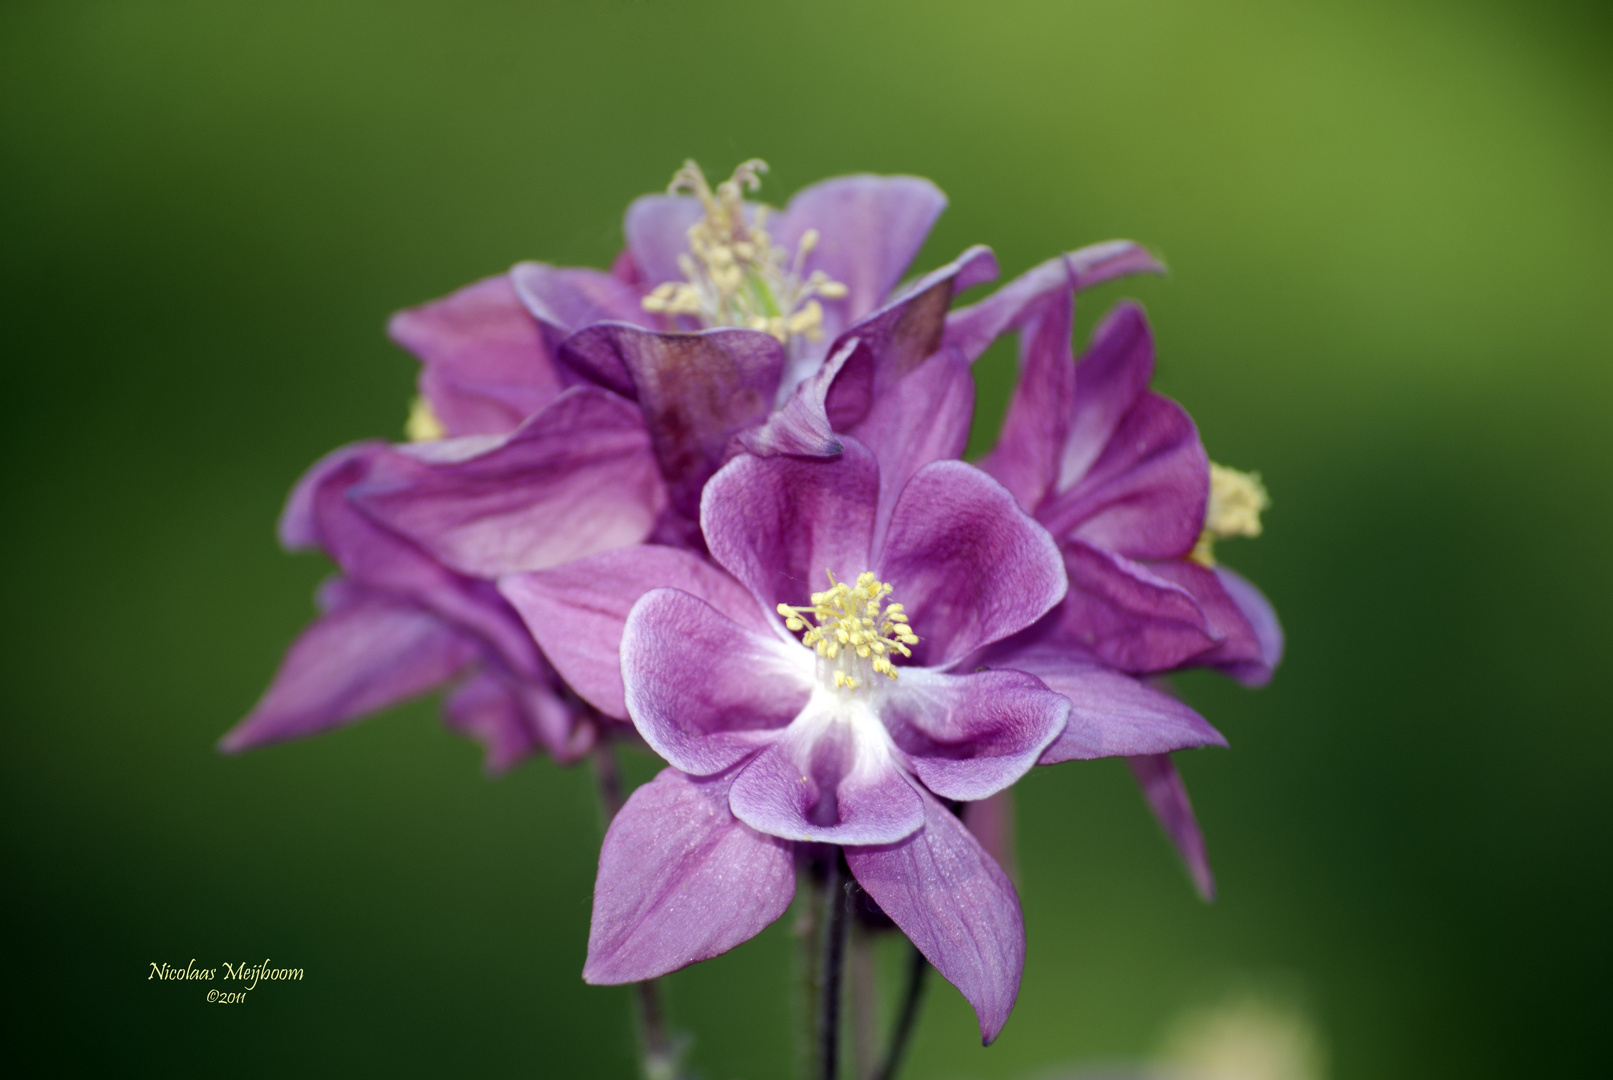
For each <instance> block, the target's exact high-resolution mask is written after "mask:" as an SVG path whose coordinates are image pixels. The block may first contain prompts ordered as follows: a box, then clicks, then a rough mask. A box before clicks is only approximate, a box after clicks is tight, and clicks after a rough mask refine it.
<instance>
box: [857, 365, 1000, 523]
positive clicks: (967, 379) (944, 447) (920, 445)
mask: <svg viewBox="0 0 1613 1080" xmlns="http://www.w3.org/2000/svg"><path fill="white" fill-rule="evenodd" d="M974 405H975V384H974V379H973V377H972V376H971V375H970V373H969V365H968V364H967V363H965V362H964V359H963V357H961V356H959V355H958V353H957V351H956V350H953V349H944V350H942V351H941V352H939V353H936V354H935V355H934V356H932V357H930V358H929V359H928V360H926V361H925V362H924V363H922V364H920V365H919V367H918V369H917V370H915V371H913V372H911V373H909V374H908V376H907V377H906V378H904V379H903V380H902V381H901V382H899V383H897V384H896V385H895V386H893V387H892V388H891V389H890V391H889V392H887V393H886V394H884V395H882V396H881V397H880V398H879V400H878V401H876V402H875V403H874V407H873V408H872V409H871V410H870V411H869V413H868V415H867V417H865V418H864V419H863V421H862V423H860V424H858V425H857V426H856V427H855V428H853V429H852V431H851V435H853V436H854V437H855V438H856V439H857V440H858V441H859V442H861V443H862V444H863V445H864V446H866V447H868V449H869V450H870V451H872V452H873V455H874V459H875V460H876V461H878V462H879V509H878V512H877V514H876V516H875V524H874V546H875V547H878V546H879V544H880V542H881V540H882V539H883V537H884V533H885V528H886V526H887V525H888V524H889V522H890V515H891V511H892V510H893V509H894V508H895V506H896V498H897V496H898V495H900V494H901V493H902V489H903V488H905V487H906V486H907V482H908V481H909V480H911V479H912V478H913V474H914V473H916V472H918V471H919V470H920V469H922V468H923V467H924V466H926V465H928V464H929V463H930V462H932V461H941V460H944V459H948V458H960V457H962V456H963V449H964V447H965V445H967V443H968V441H969V421H970V419H971V418H972V417H973V416H974Z"/></svg>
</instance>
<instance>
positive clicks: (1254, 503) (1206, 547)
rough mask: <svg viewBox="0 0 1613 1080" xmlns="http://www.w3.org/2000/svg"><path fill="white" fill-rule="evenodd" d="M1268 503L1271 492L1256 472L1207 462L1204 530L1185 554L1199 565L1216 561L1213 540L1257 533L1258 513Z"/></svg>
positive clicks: (1266, 506) (1212, 564)
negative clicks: (1207, 485) (1207, 483)
mask: <svg viewBox="0 0 1613 1080" xmlns="http://www.w3.org/2000/svg"><path fill="white" fill-rule="evenodd" d="M1270 506H1271V496H1269V495H1267V494H1266V487H1265V485H1264V484H1262V483H1261V482H1260V474H1259V473H1246V472H1239V471H1238V470H1237V469H1229V468H1227V467H1226V466H1225V465H1217V464H1216V463H1215V462H1213V461H1212V462H1210V501H1209V505H1208V506H1206V507H1205V510H1204V531H1203V532H1201V533H1199V539H1198V543H1197V544H1195V545H1194V546H1193V552H1192V554H1191V555H1189V556H1188V558H1190V559H1192V560H1193V561H1194V562H1196V563H1198V564H1199V565H1201V566H1214V565H1215V542H1216V541H1217V540H1226V539H1229V538H1231V537H1234V536H1259V535H1260V513H1261V511H1263V510H1265V509H1267V508H1268V507H1270Z"/></svg>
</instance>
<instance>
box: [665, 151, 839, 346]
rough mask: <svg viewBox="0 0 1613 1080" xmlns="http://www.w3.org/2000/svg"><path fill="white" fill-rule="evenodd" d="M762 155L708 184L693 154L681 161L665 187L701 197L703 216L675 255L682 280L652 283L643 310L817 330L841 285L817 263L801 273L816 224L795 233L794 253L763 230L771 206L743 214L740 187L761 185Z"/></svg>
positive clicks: (784, 332)
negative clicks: (797, 235) (684, 247)
mask: <svg viewBox="0 0 1613 1080" xmlns="http://www.w3.org/2000/svg"><path fill="white" fill-rule="evenodd" d="M766 171H767V163H766V162H764V161H761V160H760V159H757V158H752V159H751V160H749V161H747V162H745V163H744V164H742V165H740V166H739V168H737V169H735V170H734V175H733V176H731V177H729V178H728V179H727V180H724V181H723V182H722V183H720V184H718V185H717V187H716V189H715V190H714V189H713V188H712V187H711V185H710V184H708V183H707V182H706V177H705V174H704V173H702V172H701V171H700V166H698V165H696V164H695V163H694V162H693V161H686V162H684V163H683V168H681V169H679V170H678V171H677V173H676V174H675V175H674V176H673V177H672V183H671V185H669V186H668V188H667V191H668V192H669V193H671V194H674V195H675V194H678V193H679V192H686V193H688V194H690V195H693V196H695V198H697V199H699V200H700V205H701V207H702V208H703V209H704V210H705V216H704V217H702V218H701V219H700V220H699V221H697V222H695V223H694V224H693V225H691V226H690V227H689V250H688V251H687V252H685V253H684V254H682V255H680V256H678V269H679V270H680V271H681V272H682V274H683V276H684V280H683V281H667V282H662V283H661V284H659V285H657V286H656V287H655V288H654V289H652V290H651V291H650V295H648V296H646V297H645V298H644V299H643V300H642V301H641V303H642V305H643V307H644V310H645V311H650V312H655V313H657V314H662V315H674V316H676V315H687V316H692V317H694V318H696V319H699V320H700V322H701V323H702V325H704V326H708V327H711V326H742V327H746V328H748V329H751V330H760V331H762V332H764V333H768V334H772V335H773V336H774V337H776V338H778V340H779V341H781V342H783V343H785V344H789V342H790V341H792V340H794V339H796V338H805V339H806V340H808V341H820V340H822V338H823V305H822V304H820V303H819V302H818V299H817V298H819V297H821V298H822V299H824V300H839V299H841V298H842V297H844V296H845V295H846V292H847V290H846V286H845V285H843V284H841V283H840V282H838V281H831V280H830V279H829V276H828V275H827V274H825V273H824V272H823V271H821V270H814V271H813V272H812V273H811V274H808V275H807V276H806V277H804V278H803V277H802V274H801V272H802V269H803V264H804V262H805V260H806V257H807V256H808V255H810V254H811V253H812V251H813V250H814V249H815V248H816V247H817V246H818V239H819V237H818V231H817V230H816V229H808V230H807V231H806V232H804V233H802V234H801V239H800V242H799V243H797V244H796V248H795V255H794V257H793V258H792V257H791V256H790V254H789V253H788V252H787V251H785V250H784V249H783V248H781V247H779V246H778V245H776V244H774V243H773V240H772V237H771V236H769V235H768V232H767V218H768V213H769V208H768V207H766V206H757V207H756V210H755V213H754V215H753V216H752V219H751V220H750V221H747V220H746V219H745V192H747V191H756V190H757V189H758V188H760V187H761V183H762V181H761V175H762V173H764V172H766Z"/></svg>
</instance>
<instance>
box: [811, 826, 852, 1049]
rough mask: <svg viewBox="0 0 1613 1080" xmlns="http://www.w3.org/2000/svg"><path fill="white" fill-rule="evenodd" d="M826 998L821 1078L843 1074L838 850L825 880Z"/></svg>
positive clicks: (821, 1014) (842, 895) (842, 877)
mask: <svg viewBox="0 0 1613 1080" xmlns="http://www.w3.org/2000/svg"><path fill="white" fill-rule="evenodd" d="M823 899H824V926H823V997H822V998H821V999H820V1000H819V1002H818V1068H819V1070H820V1071H819V1074H818V1075H819V1076H820V1077H822V1080H836V1077H838V1076H839V1075H840V984H841V981H842V980H841V974H842V972H843V971H844V969H845V959H846V923H847V920H846V908H847V907H849V906H850V904H849V902H848V899H847V892H846V860H845V857H844V856H843V855H842V854H841V853H840V851H839V849H836V850H835V853H834V857H833V858H831V859H830V860H829V872H828V877H827V880H826V881H825V882H824V883H823Z"/></svg>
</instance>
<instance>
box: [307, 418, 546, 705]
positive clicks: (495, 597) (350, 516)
mask: <svg viewBox="0 0 1613 1080" xmlns="http://www.w3.org/2000/svg"><path fill="white" fill-rule="evenodd" d="M469 438H477V437H476V436H471V437H469ZM454 441H459V440H454ZM369 449H370V451H371V452H367V453H362V454H354V455H351V456H349V457H347V458H346V459H345V460H344V461H343V462H342V463H341V464H340V467H336V468H330V469H327V470H325V471H323V473H322V475H321V476H320V478H319V481H318V483H316V484H313V485H311V486H310V490H309V491H307V493H306V495H307V501H308V502H309V504H310V505H309V509H308V515H309V516H308V522H307V524H308V528H309V531H310V534H311V535H313V536H316V537H317V538H318V542H319V545H320V546H321V547H322V548H324V550H325V552H326V553H327V554H328V555H329V556H330V557H331V559H332V561H334V562H335V563H336V565H337V566H339V567H341V570H342V573H343V574H344V575H345V576H346V577H348V578H349V579H351V580H352V581H353V582H354V583H355V584H358V585H363V586H366V587H369V588H373V589H377V590H380V591H382V592H387V593H392V594H395V595H396V596H398V597H399V598H400V599H406V600H412V601H414V602H415V603H417V604H419V605H420V606H421V607H424V608H426V609H428V610H430V611H433V612H435V613H436V614H438V615H440V616H442V617H443V618H444V619H446V620H447V621H448V622H449V623H452V624H453V625H455V626H456V627H458V628H460V629H463V630H467V631H470V632H473V633H475V634H476V635H478V636H479V637H481V638H482V639H483V640H484V641H486V642H487V644H488V645H489V647H491V648H492V649H494V650H496V652H497V653H498V655H499V656H500V657H501V658H502V659H503V660H504V662H505V663H506V664H508V665H509V666H510V668H511V669H512V670H514V671H516V672H519V673H521V674H522V675H525V676H529V677H533V678H537V677H541V676H542V675H543V674H544V673H545V672H546V671H547V670H548V669H547V668H546V667H545V666H544V664H543V660H542V658H541V657H539V656H538V650H537V646H536V645H535V644H534V643H533V641H532V635H531V634H530V633H528V632H527V629H526V627H524V626H522V625H521V619H520V616H518V615H516V613H515V610H514V609H513V608H511V607H510V605H509V603H508V602H507V601H505V599H504V598H503V597H502V596H500V595H499V594H498V591H497V590H496V589H495V588H494V587H493V585H492V583H491V582H487V581H478V580H476V579H474V578H469V577H465V576H463V575H461V574H456V573H454V572H453V571H452V570H449V569H448V568H447V567H445V566H443V565H442V564H441V563H440V562H438V561H437V560H435V559H433V558H432V557H431V556H429V555H427V554H426V553H425V552H424V551H422V550H421V549H420V548H419V547H418V546H416V545H415V544H413V543H411V542H409V541H408V540H406V539H404V538H403V537H401V536H399V535H397V534H396V533H394V532H392V531H391V530H389V529H386V528H384V527H382V526H381V525H378V524H376V523H375V522H374V521H372V520H371V519H370V518H369V517H367V516H365V515H364V514H361V513H359V511H358V510H357V508H356V507H354V505H353V503H352V502H351V501H350V500H349V499H348V493H349V491H351V490H352V489H353V488H354V487H355V486H356V485H358V484H359V483H361V482H362V481H364V480H365V479H366V478H367V477H368V476H369V475H370V473H371V471H372V470H373V468H374V466H375V465H376V463H377V462H378V461H381V460H383V459H384V458H385V457H387V456H389V455H391V454H393V453H395V451H393V450H392V449H391V448H390V447H387V446H385V445H379V446H372V447H370V448H369ZM336 456H337V455H332V457H336ZM328 460H329V459H327V461H328ZM316 468H317V467H316ZM296 498H297V496H296V495H295V494H294V495H293V499H294V500H296Z"/></svg>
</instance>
